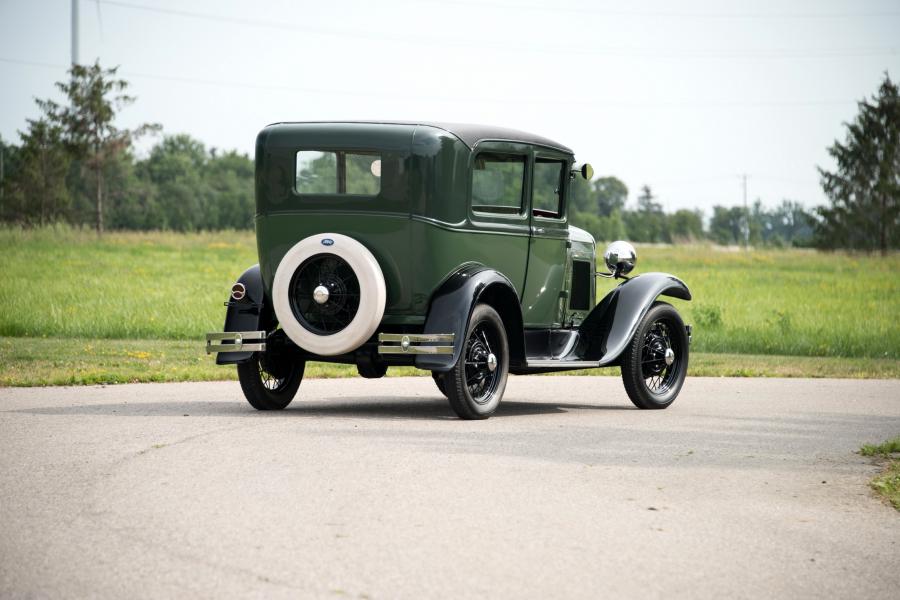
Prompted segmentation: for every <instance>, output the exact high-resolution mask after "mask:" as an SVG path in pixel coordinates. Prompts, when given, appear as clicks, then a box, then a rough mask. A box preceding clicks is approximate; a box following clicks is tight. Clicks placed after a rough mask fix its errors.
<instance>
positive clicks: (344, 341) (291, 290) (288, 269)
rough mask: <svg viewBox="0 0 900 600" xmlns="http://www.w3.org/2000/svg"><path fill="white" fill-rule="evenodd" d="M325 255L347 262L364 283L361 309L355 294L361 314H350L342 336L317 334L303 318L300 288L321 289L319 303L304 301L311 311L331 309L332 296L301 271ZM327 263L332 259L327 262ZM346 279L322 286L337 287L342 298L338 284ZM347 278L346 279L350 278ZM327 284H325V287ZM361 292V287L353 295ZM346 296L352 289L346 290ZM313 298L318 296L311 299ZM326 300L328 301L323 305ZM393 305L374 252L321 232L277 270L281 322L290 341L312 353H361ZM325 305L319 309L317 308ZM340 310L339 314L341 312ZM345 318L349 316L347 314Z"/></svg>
mask: <svg viewBox="0 0 900 600" xmlns="http://www.w3.org/2000/svg"><path fill="white" fill-rule="evenodd" d="M320 255H333V256H335V257H337V258H339V259H341V260H343V261H344V262H345V263H346V266H349V268H350V269H352V271H353V275H355V277H356V283H357V284H358V287H359V289H358V298H359V299H358V305H355V302H356V300H355V298H356V294H355V293H353V294H352V296H353V298H354V300H353V301H354V305H355V313H354V314H352V315H349V314H348V315H347V316H346V318H349V319H350V322H349V323H348V324H346V326H342V328H340V329H339V330H337V331H333V332H331V331H324V330H317V328H316V327H315V326H314V325H312V324H311V323H312V322H311V321H307V322H306V323H305V324H304V323H303V322H301V321H302V320H304V318H303V316H302V314H301V315H300V316H299V318H298V311H301V313H302V308H298V304H297V295H298V294H297V291H298V289H300V288H299V287H298V285H299V286H301V287H303V286H305V287H310V286H311V285H312V286H316V287H317V290H316V291H317V292H318V294H317V296H316V297H317V298H318V299H316V300H304V302H306V306H309V307H313V308H314V309H318V308H319V307H320V306H321V307H326V308H327V307H328V302H329V301H330V300H329V297H328V294H327V293H321V291H320V290H319V289H318V287H319V286H317V283H316V282H317V280H316V279H315V278H313V279H310V278H309V277H307V278H306V279H305V280H304V281H302V282H300V283H298V281H297V278H296V277H295V274H297V276H298V277H300V276H302V275H303V274H298V270H299V269H300V267H301V266H302V265H306V264H310V262H309V261H316V260H318V258H317V257H319V256H320ZM322 260H326V259H325V258H323V259H322ZM339 279H340V278H338V279H335V283H329V282H322V283H324V288H326V291H327V289H328V287H329V285H331V286H332V288H331V290H332V293H335V294H336V296H337V293H339V292H338V290H336V289H334V287H333V286H334V285H343V284H342V283H341V282H340V280H339ZM345 279H346V278H345ZM319 285H321V284H319ZM350 291H351V292H354V291H355V285H354V288H353V290H350ZM344 292H345V293H346V292H347V290H344ZM302 293H304V294H312V293H313V292H312V290H304V291H303V292H302ZM310 297H312V296H310ZM323 297H324V299H325V300H324V302H322V300H323ZM386 301H387V290H386V287H385V284H384V275H383V274H382V272H381V267H380V266H379V265H378V261H377V260H375V257H374V256H373V255H372V253H371V252H370V251H369V250H368V248H366V247H365V246H363V245H362V244H361V243H359V242H358V241H356V240H354V239H353V238H351V237H348V236H346V235H342V234H340V233H319V234H316V235H311V236H309V237H307V238H305V239H303V240H301V241H300V242H298V243H297V244H295V245H294V246H293V247H292V248H291V249H290V250H288V251H287V253H286V254H285V255H284V257H283V258H282V259H281V263H279V265H278V269H277V270H276V271H275V280H274V282H273V284H272V303H273V307H274V309H275V315H276V316H277V317H278V322H279V323H280V324H281V328H282V329H283V330H284V332H285V333H286V334H287V336H288V337H289V338H290V339H291V340H292V341H293V342H294V343H295V344H297V345H298V346H300V347H301V348H303V349H304V350H306V351H308V352H312V353H314V354H319V355H321V356H334V355H337V354H344V353H346V352H351V351H353V350H356V349H357V348H359V347H360V346H361V345H362V344H363V343H365V342H366V341H367V340H368V339H369V338H370V337H372V335H373V334H374V333H375V331H376V329H377V328H378V325H379V324H380V323H381V319H382V317H383V316H384V306H385V302H386ZM312 302H316V303H319V306H316V305H315V304H312ZM335 310H337V309H335ZM341 314H343V313H341ZM326 329H327V327H326Z"/></svg>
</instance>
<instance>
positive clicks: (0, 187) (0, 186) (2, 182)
mask: <svg viewBox="0 0 900 600" xmlns="http://www.w3.org/2000/svg"><path fill="white" fill-rule="evenodd" d="M4 149H6V145H5V144H4V143H3V140H0V217H2V216H3V192H4V190H5V189H6V177H4V173H3V150H4Z"/></svg>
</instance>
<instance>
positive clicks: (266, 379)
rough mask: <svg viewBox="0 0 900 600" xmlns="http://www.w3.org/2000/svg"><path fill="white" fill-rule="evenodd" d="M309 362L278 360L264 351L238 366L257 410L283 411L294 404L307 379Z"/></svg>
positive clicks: (248, 400)
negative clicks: (303, 381) (304, 380)
mask: <svg viewBox="0 0 900 600" xmlns="http://www.w3.org/2000/svg"><path fill="white" fill-rule="evenodd" d="M305 369H306V362H305V361H302V360H301V361H288V360H282V361H279V362H278V363H275V362H274V361H272V360H271V359H270V357H267V356H266V354H265V353H264V352H254V353H253V356H252V357H250V360H248V361H246V362H243V363H239V364H238V366H237V372H238V380H239V381H240V383H241V389H242V390H243V391H244V397H245V398H247V402H249V403H250V406H252V407H253V408H255V409H256V410H281V409H283V408H285V407H286V406H287V405H288V404H290V403H291V400H293V399H294V396H295V395H296V394H297V388H299V387H300V382H301V381H302V380H303V371H304V370H305Z"/></svg>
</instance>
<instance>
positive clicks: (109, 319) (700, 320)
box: [0, 227, 900, 385]
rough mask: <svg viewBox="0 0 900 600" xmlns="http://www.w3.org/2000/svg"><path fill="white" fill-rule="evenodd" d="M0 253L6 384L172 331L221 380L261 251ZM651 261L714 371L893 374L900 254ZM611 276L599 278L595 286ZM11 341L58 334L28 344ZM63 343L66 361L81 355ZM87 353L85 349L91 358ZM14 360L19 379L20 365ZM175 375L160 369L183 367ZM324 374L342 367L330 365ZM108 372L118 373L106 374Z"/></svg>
mask: <svg viewBox="0 0 900 600" xmlns="http://www.w3.org/2000/svg"><path fill="white" fill-rule="evenodd" d="M0 251H2V253H3V254H2V255H3V262H2V267H0V273H2V275H3V279H4V280H5V282H6V285H2V286H0V307H2V308H0V336H3V337H4V338H5V339H4V340H3V343H2V344H0V358H2V362H3V364H4V366H3V367H0V383H5V384H6V385H10V384H12V385H15V384H17V382H18V384H21V383H22V382H23V381H29V379H28V378H27V377H26V378H25V379H22V377H21V372H22V370H23V369H24V365H25V364H26V363H27V360H25V357H26V355H27V352H29V351H30V352H32V353H34V352H38V353H40V352H56V353H60V347H61V346H65V347H66V348H68V345H67V344H60V343H58V342H59V340H58V341H57V342H54V341H52V340H53V338H73V339H77V340H79V341H78V342H77V343H79V344H82V343H83V344H86V345H93V346H94V347H96V348H103V349H105V350H107V351H109V352H112V353H113V354H114V353H115V352H116V351H117V350H116V349H117V348H120V346H121V344H123V343H125V342H121V341H119V340H160V342H159V343H160V344H163V341H167V340H168V341H171V342H176V341H177V342H178V343H176V344H174V345H172V344H168V345H166V344H163V346H165V347H166V348H169V347H173V348H179V349H180V350H178V351H177V352H175V355H177V356H179V357H180V358H179V360H181V361H182V363H183V365H182V366H184V368H185V369H186V370H185V374H184V376H183V377H184V378H185V379H189V378H201V379H202V378H208V377H214V376H213V375H211V371H210V369H215V367H214V365H211V359H210V358H209V357H206V356H205V355H203V354H202V340H203V336H204V334H205V333H206V332H208V331H216V330H219V329H221V327H222V322H223V318H224V310H225V309H224V307H223V306H222V303H223V302H224V301H225V299H226V296H227V293H228V289H229V287H230V286H231V283H232V282H233V281H234V279H235V278H236V277H237V276H238V275H239V274H240V273H241V272H242V271H243V270H244V269H245V268H246V267H248V266H250V265H252V264H253V263H255V262H256V247H255V240H254V236H253V233H252V232H233V231H232V232H216V233H198V234H175V233H110V234H107V235H105V236H104V237H103V238H102V239H99V240H98V238H97V237H96V235H95V234H94V233H92V232H89V231H78V230H72V229H68V228H62V227H61V228H48V229H42V230H30V231H23V230H17V229H12V230H11V229H3V230H0ZM647 271H665V272H669V273H673V274H675V275H678V276H679V277H681V278H682V279H684V280H685V282H687V284H688V286H689V287H690V288H691V291H692V292H693V295H694V301H693V302H683V301H680V300H674V299H673V300H672V302H673V304H675V305H676V306H677V307H678V309H679V310H680V311H682V313H683V315H684V317H685V320H686V322H688V323H693V324H694V326H695V329H694V344H693V346H692V351H693V352H694V353H695V354H696V355H697V356H700V355H708V356H709V358H708V359H707V360H706V364H707V366H708V368H709V369H713V365H717V364H718V365H719V367H720V368H719V370H718V371H715V370H712V371H710V372H709V373H708V374H717V373H718V374H722V373H726V372H727V373H731V374H740V369H741V368H742V365H743V363H746V365H745V370H746V373H745V374H748V375H753V374H763V375H764V374H778V369H777V368H776V367H777V366H778V365H779V364H781V363H783V362H784V359H770V360H766V359H765V358H763V355H768V356H771V357H776V356H807V357H836V358H854V359H859V360H855V361H852V364H851V362H848V363H847V365H848V367H847V368H846V369H837V370H835V367H834V366H831V367H820V368H818V369H815V368H813V367H812V364H811V363H809V362H808V361H807V362H806V363H804V364H806V365H807V367H808V370H809V371H810V373H811V374H812V375H816V374H818V375H819V376H822V375H825V376H854V374H856V375H855V376H873V375H874V376H878V375H881V376H888V377H896V376H897V370H896V365H897V361H898V359H900V326H898V322H897V318H898V316H900V255H897V254H894V255H892V256H889V257H887V258H882V257H877V256H864V255H847V254H840V253H838V254H823V253H817V252H814V251H805V250H754V251H750V252H745V251H729V250H723V249H717V248H713V247H707V246H681V247H646V248H643V247H640V246H639V247H638V268H637V271H636V272H637V273H640V272H647ZM612 285H614V284H613V283H612V282H609V281H606V280H598V287H599V288H600V289H599V290H598V292H599V294H598V295H600V294H602V293H605V290H607V289H609V288H611V287H612ZM13 338H20V339H21V338H50V339H51V341H49V342H45V344H49V345H46V346H44V347H41V346H40V345H39V344H40V342H37V341H36V342H35V344H38V345H34V344H32V345H31V346H28V345H25V346H23V344H22V343H12V342H13V341H14V340H13ZM104 340H109V341H104ZM114 340H116V341H114ZM21 341H22V342H24V341H25V340H21ZM27 348H30V350H27ZM41 348H42V349H41ZM54 348H55V349H54ZM194 348H196V355H195V353H194ZM141 351H142V350H141V349H140V348H138V349H136V350H134V352H141ZM60 354H62V355H65V356H68V357H69V359H68V360H70V361H74V360H76V359H77V357H78V353H75V354H72V353H70V352H68V351H67V352H61V353H60ZM740 355H755V356H754V357H753V358H751V357H750V356H747V357H745V358H743V357H742V356H740ZM716 356H720V357H722V356H728V358H727V360H726V359H725V358H721V359H720V360H717V359H716ZM89 357H90V354H89V353H87V354H86V356H85V357H84V358H85V360H87V361H88V362H90V358H89ZM35 358H40V357H38V356H35ZM45 358H47V359H48V360H52V359H51V358H50V356H49V355H48V356H47V357H45ZM126 358H127V356H126ZM873 359H880V360H873ZM866 360H870V361H871V362H868V363H867V362H866ZM185 361H186V362H185ZM839 363H840V361H838V363H831V364H832V365H834V364H839ZM797 364H801V362H797ZM822 364H825V363H822ZM200 365H202V366H203V368H200ZM14 366H15V368H16V369H19V373H20V376H19V377H16V376H13V375H11V372H12V370H13V368H14ZM132 366H134V365H132ZM169 366H170V367H171V366H176V365H174V364H169ZM692 367H693V365H692ZM698 368H699V367H698ZM345 371H346V370H345ZM72 372H73V373H74V372H75V371H72ZM126 372H127V370H126V371H123V378H122V380H153V376H152V375H153V369H152V368H149V370H147V371H146V372H145V373H144V374H143V375H136V374H135V373H131V375H130V376H125V375H124V374H125V373H126ZM343 372H344V371H341V370H340V368H338V370H337V371H336V373H339V374H340V373H343ZM167 373H169V374H168V375H159V379H165V380H172V379H178V378H179V377H178V376H175V375H172V371H171V370H169V371H167ZM692 373H694V374H696V372H695V370H694V369H693V368H692ZM321 374H322V375H328V374H332V375H333V373H331V372H330V371H328V370H327V369H325V368H323V370H322V371H321ZM781 374H786V375H798V374H802V373H796V372H794V371H791V370H790V369H786V370H785V369H782V373H781ZM104 377H106V379H105V380H109V373H107V375H106V376H104ZM228 377H230V375H229V376H228ZM214 378H218V377H214ZM100 379H103V377H101V378H100ZM62 380H65V378H64V377H63V378H62ZM62 380H60V379H59V378H57V377H54V378H53V381H62ZM91 380H92V379H91V377H90V376H89V377H87V378H86V381H91ZM69 381H71V382H77V377H75V378H71V377H70V379H69Z"/></svg>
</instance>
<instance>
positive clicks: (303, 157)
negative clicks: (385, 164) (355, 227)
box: [295, 150, 381, 196]
mask: <svg viewBox="0 0 900 600" xmlns="http://www.w3.org/2000/svg"><path fill="white" fill-rule="evenodd" d="M295 189H296V190H297V193H298V194H355V195H363V196H375V195H377V194H378V193H379V192H380V191H381V156H380V155H379V154H375V153H369V152H340V151H338V152H330V151H325V150H301V151H299V152H297V171H296V179H295Z"/></svg>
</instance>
